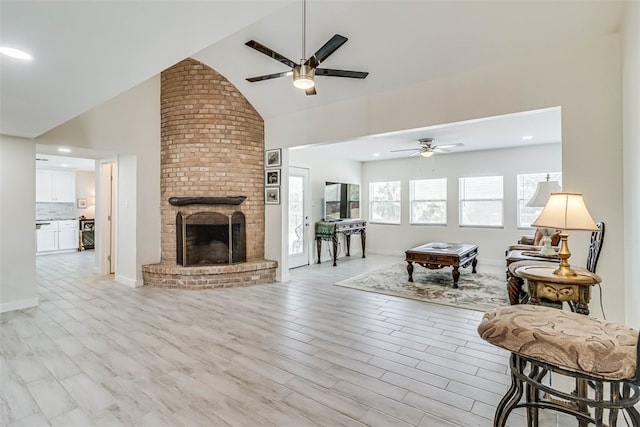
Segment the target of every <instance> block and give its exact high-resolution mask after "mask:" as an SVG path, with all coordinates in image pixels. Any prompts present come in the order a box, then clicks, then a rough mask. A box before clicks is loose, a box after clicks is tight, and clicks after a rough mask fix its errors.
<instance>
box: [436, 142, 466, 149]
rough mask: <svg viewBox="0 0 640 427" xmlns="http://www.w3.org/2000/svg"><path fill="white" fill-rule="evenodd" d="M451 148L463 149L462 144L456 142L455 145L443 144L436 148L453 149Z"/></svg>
mask: <svg viewBox="0 0 640 427" xmlns="http://www.w3.org/2000/svg"><path fill="white" fill-rule="evenodd" d="M453 147H464V144H463V143H462V142H458V143H456V144H443V145H438V146H437V148H444V149H447V148H453ZM434 148H435V147H434Z"/></svg>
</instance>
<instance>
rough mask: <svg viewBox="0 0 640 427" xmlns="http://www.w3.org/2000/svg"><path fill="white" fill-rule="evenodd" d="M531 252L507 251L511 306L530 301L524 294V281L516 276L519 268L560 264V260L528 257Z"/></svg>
mask: <svg viewBox="0 0 640 427" xmlns="http://www.w3.org/2000/svg"><path fill="white" fill-rule="evenodd" d="M530 252H531V251H526V250H523V249H510V250H508V251H507V256H506V262H507V268H506V271H505V273H506V275H507V293H508V294H509V303H510V304H511V305H515V304H523V303H526V302H527V301H528V299H529V297H528V295H527V294H526V293H525V292H524V286H523V285H524V281H523V280H522V278H521V277H518V276H516V275H515V271H516V270H517V269H518V268H520V267H523V266H525V265H537V266H557V265H558V263H559V262H560V259H559V258H553V257H536V256H531V255H526V254H527V253H530Z"/></svg>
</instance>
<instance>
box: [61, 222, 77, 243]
mask: <svg viewBox="0 0 640 427" xmlns="http://www.w3.org/2000/svg"><path fill="white" fill-rule="evenodd" d="M78 231H79V230H78V221H76V220H74V221H58V250H65V249H78Z"/></svg>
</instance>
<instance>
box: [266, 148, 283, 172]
mask: <svg viewBox="0 0 640 427" xmlns="http://www.w3.org/2000/svg"><path fill="white" fill-rule="evenodd" d="M264 166H265V167H266V168H275V167H280V166H282V150H281V149H280V148H275V149H273V150H266V151H265V152H264Z"/></svg>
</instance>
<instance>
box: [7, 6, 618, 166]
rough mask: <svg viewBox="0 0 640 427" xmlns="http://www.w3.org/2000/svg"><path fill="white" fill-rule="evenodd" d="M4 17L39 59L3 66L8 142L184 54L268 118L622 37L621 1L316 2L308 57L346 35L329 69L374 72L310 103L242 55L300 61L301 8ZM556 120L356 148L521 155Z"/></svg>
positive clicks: (440, 129) (390, 138)
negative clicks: (431, 145)
mask: <svg viewBox="0 0 640 427" xmlns="http://www.w3.org/2000/svg"><path fill="white" fill-rule="evenodd" d="M1 8H2V14H1V15H0V44H2V45H12V46H14V47H20V48H23V49H24V50H27V51H29V52H30V53H31V54H33V56H34V60H33V61H31V62H29V63H24V62H19V61H17V60H13V59H9V58H5V57H3V58H2V59H0V61H1V62H0V66H1V73H0V89H1V96H0V107H1V111H0V114H1V116H0V132H1V133H3V134H7V135H16V136H22V137H27V138H33V137H37V136H39V135H41V134H42V133H44V132H46V131H48V130H50V129H52V128H54V127H56V126H58V125H60V124H62V123H64V122H65V121H67V120H69V119H71V118H73V117H75V116H77V115H79V114H82V113H83V112H85V111H87V110H89V109H91V108H93V107H95V106H97V105H99V104H101V103H102V102H104V101H107V100H108V99H110V98H112V97H114V96H116V95H118V94H120V93H122V92H124V91H126V90H128V89H130V88H131V87H133V86H135V85H137V84H139V83H141V82H142V81H144V80H146V79H148V78H150V77H152V76H154V75H156V74H158V73H159V72H160V71H162V70H163V69H165V68H167V67H169V66H171V65H173V64H174V63H176V62H178V61H180V60H182V59H184V58H185V57H189V56H190V57H193V58H195V59H198V60H200V61H202V62H204V63H206V64H208V65H210V66H211V67H213V68H214V69H216V70H217V71H218V72H220V73H221V74H223V75H224V76H225V77H226V78H227V79H229V80H230V81H231V82H232V83H233V84H234V85H235V86H236V87H237V88H238V89H239V90H240V91H241V92H242V93H243V94H244V95H245V96H246V97H247V99H248V100H249V101H250V102H251V103H252V104H253V105H254V107H255V108H256V109H257V110H258V112H259V113H260V114H261V115H262V116H263V117H265V118H268V117H273V116H277V115H279V114H283V113H287V112H291V111H295V110H300V109H312V108H317V107H319V106H325V105H330V104H331V103H333V102H336V101H339V100H342V99H346V98H353V97H364V96H367V95H369V94H374V93H380V92H385V91H391V90H394V89H395V88H398V87H403V86H410V85H412V84H416V83H418V82H420V81H423V80H430V79H436V78H439V77H442V76H445V75H448V74H452V73H459V72H463V71H465V70H468V69H471V68H474V67H478V66H482V65H484V64H488V63H491V62H495V61H497V60H500V59H501V58H506V57H509V56H513V55H520V54H525V53H526V52H528V51H533V50H537V49H545V48H548V47H550V46H553V45H559V44H572V43H576V42H579V41H580V40H584V39H588V38H592V37H598V36H602V35H605V34H610V33H613V32H616V31H618V26H619V22H620V18H621V11H622V3H621V2H619V1H613V0H611V1H609V0H605V1H539V0H530V1H527V0H506V1H484V0H471V1H447V2H445V1H426V0H425V1H415V0H414V1H400V0H388V1H384V0H369V1H365V0H353V1H333V0H309V2H308V5H307V14H308V15H307V55H306V56H310V55H311V54H312V53H313V52H315V51H316V50H317V49H318V48H319V47H320V46H322V44H324V43H325V42H326V41H327V40H328V39H329V38H330V37H331V36H332V35H333V34H336V33H338V34H342V35H344V36H346V37H348V38H349V41H348V42H347V43H346V44H345V45H343V46H342V47H341V48H340V49H338V50H337V51H336V52H335V53H334V54H333V55H332V56H330V57H329V58H328V59H327V60H326V61H325V62H324V63H323V64H322V66H323V67H326V68H338V69H349V70H359V71H368V72H369V73H370V74H369V76H368V77H367V78H366V79H365V80H354V79H344V78H335V77H317V91H318V95H316V96H305V95H304V93H303V92H301V91H299V90H297V89H294V88H293V86H292V84H291V81H290V80H289V79H287V78H279V79H273V80H268V81H263V82H257V83H249V82H247V81H246V80H245V79H246V78H247V77H252V76H257V75H262V74H269V73H275V72H280V71H286V70H287V68H286V67H285V66H284V65H283V64H280V63H279V62H277V61H275V60H273V59H271V58H269V57H267V56H265V55H262V54H260V53H258V52H257V51H255V50H253V49H250V48H249V47H247V46H245V45H244V43H245V42H246V41H248V40H250V39H254V40H256V41H258V42H260V43H262V44H265V45H266V46H268V47H270V48H272V49H273V50H275V51H277V52H278V53H280V54H282V55H284V56H286V57H288V58H290V59H291V60H293V61H298V60H299V57H300V56H302V55H301V50H302V47H301V31H302V30H301V27H302V24H301V21H302V2H301V0H293V1H292V0H282V1H272V0H255V1H246V0H240V1H238V0H235V1H232V0H228V1H213V0H212V1H177V0H174V1H171V0H167V1H153V0H143V1H135V2H134V1H92V2H78V1H56V0H51V1H46V2H44V1H43V2H32V1H7V0H1ZM559 114H560V112H559V110H557V109H556V110H553V109H552V110H544V111H542V112H537V113H536V114H533V113H532V114H521V115H517V114H516V115H509V116H506V117H501V118H495V119H491V120H487V121H479V122H473V123H468V122H466V123H462V124H443V125H442V126H437V127H432V128H430V129H421V130H413V131H410V132H409V133H408V134H406V135H400V134H397V135H386V136H378V137H371V138H366V139H363V140H361V141H360V143H365V144H368V145H369V147H368V148H367V150H362V149H360V148H357V146H356V148H354V149H353V151H354V153H356V154H354V156H358V155H360V156H363V155H364V154H363V153H365V152H366V154H367V155H369V151H372V152H374V151H376V150H373V149H371V150H370V149H369V148H373V147H376V149H377V151H379V152H385V151H388V150H389V149H390V148H392V147H393V148H396V149H398V148H397V147H400V146H403V147H404V146H407V148H409V147H412V146H413V145H412V144H417V142H416V140H417V139H418V138H421V137H435V138H436V139H437V143H440V144H445V143H451V142H464V143H465V149H481V148H496V147H497V146H504V145H503V144H511V145H514V144H515V145H521V144H523V143H524V142H523V141H522V139H521V137H522V136H523V135H524V134H531V135H533V136H534V138H539V141H537V142H542V143H548V142H558V141H560V137H559V126H558V123H559ZM498 124H499V125H500V126H499V127H498V126H497V125H498ZM498 128H499V129H500V131H499V132H497V133H496V132H495V129H498ZM492 129H493V130H492ZM383 141H387V142H389V143H390V144H391V145H383V144H382V142H383ZM531 142H536V141H531ZM350 144H354V145H355V144H356V143H355V142H354V141H351V142H350ZM476 144H480V145H477V146H476ZM345 147H347V146H345ZM377 147H379V148H377ZM361 160H365V159H361Z"/></svg>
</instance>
